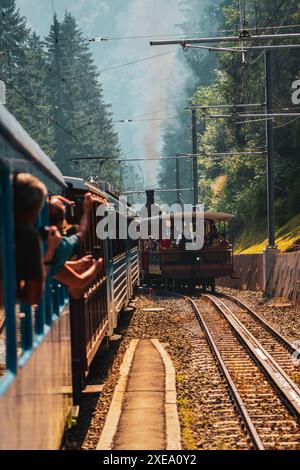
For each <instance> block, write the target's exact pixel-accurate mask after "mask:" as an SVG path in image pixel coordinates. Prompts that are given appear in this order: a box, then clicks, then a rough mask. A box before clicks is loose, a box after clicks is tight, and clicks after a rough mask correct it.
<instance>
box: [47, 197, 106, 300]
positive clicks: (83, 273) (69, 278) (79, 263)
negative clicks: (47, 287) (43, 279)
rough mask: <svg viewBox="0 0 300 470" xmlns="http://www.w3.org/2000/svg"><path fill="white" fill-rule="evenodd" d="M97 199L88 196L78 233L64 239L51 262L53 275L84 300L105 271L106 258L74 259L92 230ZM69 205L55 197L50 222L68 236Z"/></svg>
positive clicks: (73, 294)
mask: <svg viewBox="0 0 300 470" xmlns="http://www.w3.org/2000/svg"><path fill="white" fill-rule="evenodd" d="M95 201H96V199H95V198H94V197H93V196H92V194H90V193H88V194H86V195H85V198H84V202H83V215H82V218H81V221H80V224H79V226H78V227H77V231H76V233H75V234H73V235H70V236H65V235H63V236H61V244H60V246H59V247H58V249H57V250H56V253H55V255H54V257H53V259H52V261H51V262H50V265H51V266H50V274H51V276H52V277H54V279H56V280H58V281H59V282H61V283H62V284H64V285H65V286H67V287H68V288H69V292H70V294H71V296H72V297H73V298H75V299H77V298H81V297H82V296H83V294H84V292H85V290H86V288H87V287H88V286H89V285H90V284H91V283H92V282H93V280H94V279H95V278H96V276H97V274H98V273H99V272H100V271H101V270H102V269H103V259H102V258H99V259H94V258H93V257H92V256H85V257H83V258H80V259H78V260H72V259H73V258H74V257H77V256H78V253H79V250H80V246H81V243H82V242H83V241H84V240H85V238H86V237H87V234H88V230H89V227H90V215H91V211H92V207H93V204H94V202H95ZM65 203H67V204H71V203H72V202H71V201H68V200H66V199H62V198H61V197H57V196H55V197H53V198H51V200H50V204H49V215H50V223H51V224H53V225H56V226H57V227H58V229H59V231H60V233H61V234H64V233H66V227H67V225H68V224H67V221H66V210H65Z"/></svg>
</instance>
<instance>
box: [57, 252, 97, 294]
mask: <svg viewBox="0 0 300 470" xmlns="http://www.w3.org/2000/svg"><path fill="white" fill-rule="evenodd" d="M102 266H103V259H102V258H100V259H99V260H97V261H94V263H93V265H92V266H91V267H90V268H89V269H88V270H86V271H85V272H84V273H81V274H79V273H77V272H76V271H75V270H74V269H72V268H71V267H70V266H68V264H65V266H64V267H63V268H62V269H61V270H60V271H59V272H58V273H57V274H56V275H55V276H54V277H55V279H57V280H58V281H59V282H61V283H62V284H65V285H66V286H68V287H71V288H75V289H85V288H86V287H87V286H88V285H89V284H91V282H92V281H93V280H94V279H95V277H96V276H97V274H98V272H99V271H100V270H101V269H102Z"/></svg>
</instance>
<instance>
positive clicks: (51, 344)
mask: <svg viewBox="0 0 300 470" xmlns="http://www.w3.org/2000/svg"><path fill="white" fill-rule="evenodd" d="M20 171H21V172H28V173H31V174H33V175H35V176H37V177H38V178H39V179H40V180H41V181H42V182H43V183H44V184H45V185H46V187H47V188H48V191H49V194H59V193H61V192H62V191H64V190H65V187H66V185H65V181H64V178H63V176H62V174H61V173H60V172H59V170H58V169H57V167H56V166H55V165H54V163H53V162H52V161H51V160H50V159H49V158H48V157H47V156H46V155H45V153H44V152H43V151H42V150H41V148H40V147H39V146H38V145H37V144H36V142H34V141H33V140H32V139H31V137H30V136H29V135H28V134H27V133H26V132H25V130H24V129H23V128H22V127H21V125H20V124H19V123H18V122H17V121H16V120H15V119H14V117H13V116H12V115H11V114H10V113H9V112H8V111H7V110H6V109H5V107H4V106H1V107H0V245H1V254H2V256H1V259H2V278H3V279H2V282H1V283H0V286H2V294H3V306H2V307H1V306H0V329H1V330H2V333H1V337H0V362H1V370H0V423H1V426H0V449H58V448H59V447H60V445H61V441H62V436H63V434H64V430H65V428H66V423H67V422H68V420H69V418H70V417H71V412H72V375H71V373H72V371H71V336H70V321H69V299H68V294H67V292H66V290H65V289H64V287H63V286H61V285H59V284H55V285H51V284H50V282H49V281H48V283H47V286H46V289H45V293H44V295H43V298H42V300H41V302H40V304H39V306H38V307H32V308H31V307H28V306H25V305H20V303H18V300H17V298H16V278H15V249H14V216H13V207H14V206H13V187H12V182H13V174H14V172H20ZM47 213H48V211H47V207H45V208H44V209H43V212H42V215H41V217H40V220H39V224H40V225H41V226H45V225H47V222H48V220H47Z"/></svg>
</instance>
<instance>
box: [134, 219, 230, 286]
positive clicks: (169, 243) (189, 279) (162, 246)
mask: <svg viewBox="0 0 300 470" xmlns="http://www.w3.org/2000/svg"><path fill="white" fill-rule="evenodd" d="M158 219H160V220H159V233H160V235H159V238H158V239H155V238H153V236H150V239H149V240H146V241H145V240H143V241H142V242H141V260H142V270H143V276H144V279H145V280H151V281H153V280H160V279H162V278H163V279H164V280H167V281H168V280H171V281H173V282H174V283H175V284H177V285H190V286H196V285H202V286H203V287H206V286H207V285H211V286H212V287H213V288H214V286H215V279H217V278H220V277H224V276H228V275H232V273H233V246H232V235H231V232H232V231H231V221H232V219H233V216H232V215H231V214H226V213H214V212H205V213H204V246H203V248H201V249H200V250H191V251H189V250H188V249H180V243H179V245H178V244H176V239H175V238H174V233H181V231H185V232H187V231H190V232H191V233H192V232H193V231H194V229H195V214H194V213H193V214H192V213H185V214H182V213H178V214H177V213H175V214H163V215H162V216H161V217H160V218H157V220H158ZM149 220H152V221H153V219H148V221H144V222H146V223H149ZM187 221H189V222H187ZM187 224H190V227H187ZM212 227H214V230H215V231H216V232H215V238H216V242H214V241H213V240H212V234H211V231H212ZM163 233H164V234H166V239H165V240H163V239H162V234H163ZM220 234H222V237H221V238H222V243H221V242H220V243H218V242H217V236H218V235H220ZM210 240H211V242H210Z"/></svg>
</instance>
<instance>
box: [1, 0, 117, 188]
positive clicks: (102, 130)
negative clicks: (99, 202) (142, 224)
mask: <svg viewBox="0 0 300 470" xmlns="http://www.w3.org/2000/svg"><path fill="white" fill-rule="evenodd" d="M0 13H1V14H0V51H3V52H5V54H6V55H5V56H4V59H3V58H1V57H0V79H1V78H2V79H3V80H5V82H6V84H7V94H8V99H7V106H8V109H9V110H10V111H11V112H12V113H13V114H14V115H15V117H16V118H17V119H18V120H19V121H20V122H21V123H22V125H23V126H24V127H25V129H26V130H27V131H28V132H29V133H30V135H31V136H32V137H33V138H34V139H35V140H36V141H37V142H38V143H39V145H40V146H41V147H42V148H43V150H44V151H45V152H46V153H47V154H48V155H49V156H50V157H51V158H53V159H54V161H55V162H56V163H57V165H58V166H59V168H60V170H61V171H62V172H63V173H64V174H66V175H72V176H80V177H83V178H85V179H88V178H90V177H97V178H98V179H101V180H105V179H107V180H108V181H110V182H112V183H115V184H117V185H118V186H119V185H120V173H119V170H118V163H117V162H114V160H116V159H117V158H119V157H120V154H121V151H120V146H119V141H118V136H117V134H116V132H115V131H114V128H113V123H112V114H111V110H110V106H109V105H107V104H106V103H105V102H104V98H103V89H102V85H101V82H100V78H99V73H98V72H97V68H96V66H95V64H94V60H93V57H92V54H91V52H90V50H89V46H88V42H87V41H86V39H85V38H84V37H83V35H82V33H81V31H80V29H79V28H78V26H77V24H76V21H75V19H74V17H73V16H72V15H71V14H70V13H68V12H66V13H65V16H64V18H63V20H62V21H61V22H60V21H58V19H57V18H56V17H54V20H53V24H52V26H51V29H50V32H49V35H48V37H47V38H45V40H41V39H40V38H39V37H38V36H37V35H36V34H35V33H34V32H32V31H31V30H30V29H29V28H28V27H27V26H26V20H25V18H23V17H21V15H20V12H19V10H17V9H16V5H15V1H14V0H2V2H1V10H0ZM89 156H90V157H105V158H107V159H108V161H109V162H110V163H109V164H108V163H106V164H100V163H99V162H95V161H93V160H91V161H90V162H89V161H85V162H82V161H80V162H78V164H77V165H74V163H72V161H71V160H72V159H76V158H81V157H89ZM100 173H101V174H100Z"/></svg>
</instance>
